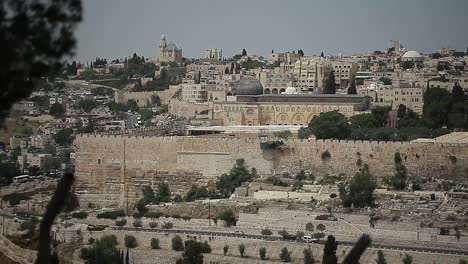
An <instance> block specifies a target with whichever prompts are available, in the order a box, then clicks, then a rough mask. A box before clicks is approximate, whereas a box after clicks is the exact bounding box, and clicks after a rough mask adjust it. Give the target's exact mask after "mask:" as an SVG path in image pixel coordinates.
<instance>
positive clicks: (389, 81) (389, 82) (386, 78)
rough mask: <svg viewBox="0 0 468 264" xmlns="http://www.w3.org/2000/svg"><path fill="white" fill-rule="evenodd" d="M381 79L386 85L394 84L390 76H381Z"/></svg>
mask: <svg viewBox="0 0 468 264" xmlns="http://www.w3.org/2000/svg"><path fill="white" fill-rule="evenodd" d="M379 81H381V82H382V83H383V84H384V85H392V79H390V78H388V77H380V79H379Z"/></svg>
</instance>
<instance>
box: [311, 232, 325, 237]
mask: <svg viewBox="0 0 468 264" xmlns="http://www.w3.org/2000/svg"><path fill="white" fill-rule="evenodd" d="M313 236H314V238H324V237H325V233H322V232H318V233H314V235H313Z"/></svg>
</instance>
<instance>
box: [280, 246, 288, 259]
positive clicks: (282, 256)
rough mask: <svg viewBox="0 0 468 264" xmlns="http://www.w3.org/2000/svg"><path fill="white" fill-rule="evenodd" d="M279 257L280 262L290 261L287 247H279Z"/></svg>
mask: <svg viewBox="0 0 468 264" xmlns="http://www.w3.org/2000/svg"><path fill="white" fill-rule="evenodd" d="M279 257H280V259H281V261H282V262H291V252H289V251H288V248H287V247H283V248H282V249H281V253H280V255H279Z"/></svg>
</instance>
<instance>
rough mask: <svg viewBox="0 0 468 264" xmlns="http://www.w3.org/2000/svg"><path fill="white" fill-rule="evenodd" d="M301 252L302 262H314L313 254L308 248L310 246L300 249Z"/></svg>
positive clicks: (309, 263)
mask: <svg viewBox="0 0 468 264" xmlns="http://www.w3.org/2000/svg"><path fill="white" fill-rule="evenodd" d="M302 254H304V264H313V263H315V259H314V255H313V254H312V249H310V247H308V248H305V249H304V251H302Z"/></svg>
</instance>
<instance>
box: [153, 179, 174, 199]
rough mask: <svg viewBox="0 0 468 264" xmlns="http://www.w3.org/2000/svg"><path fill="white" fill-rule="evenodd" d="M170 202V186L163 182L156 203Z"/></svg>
mask: <svg viewBox="0 0 468 264" xmlns="http://www.w3.org/2000/svg"><path fill="white" fill-rule="evenodd" d="M170 200H171V191H170V190H169V185H168V184H167V183H165V182H161V183H160V184H159V185H158V193H157V195H156V201H157V202H163V203H167V202H169V201H170Z"/></svg>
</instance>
